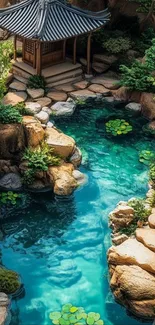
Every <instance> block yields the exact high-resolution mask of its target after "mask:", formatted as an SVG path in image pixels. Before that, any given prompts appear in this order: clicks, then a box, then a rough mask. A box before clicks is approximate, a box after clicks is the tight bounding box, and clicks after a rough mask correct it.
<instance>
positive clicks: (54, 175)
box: [48, 163, 77, 195]
mask: <svg viewBox="0 0 155 325" xmlns="http://www.w3.org/2000/svg"><path fill="white" fill-rule="evenodd" d="M73 170H74V167H73V165H72V164H69V163H64V164H62V165H61V166H52V167H49V170H48V174H49V176H50V179H51V180H54V193H55V194H57V195H70V194H71V193H72V192H73V191H74V190H75V188H76V187H77V182H76V180H75V179H74V177H73V176H72V172H73Z"/></svg>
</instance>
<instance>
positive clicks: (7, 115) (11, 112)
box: [0, 104, 22, 124]
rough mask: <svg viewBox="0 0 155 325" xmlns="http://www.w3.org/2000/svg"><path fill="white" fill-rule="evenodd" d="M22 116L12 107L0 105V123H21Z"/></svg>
mask: <svg viewBox="0 0 155 325" xmlns="http://www.w3.org/2000/svg"><path fill="white" fill-rule="evenodd" d="M21 122H22V115H21V114H20V113H19V111H18V110H17V109H16V108H15V107H13V106H12V105H6V106H5V105H2V104H0V123H3V124H9V123H21Z"/></svg>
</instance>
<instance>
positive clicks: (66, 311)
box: [62, 304, 72, 313]
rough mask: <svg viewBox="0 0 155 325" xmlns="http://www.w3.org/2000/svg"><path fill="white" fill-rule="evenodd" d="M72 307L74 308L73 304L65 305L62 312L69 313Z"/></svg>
mask: <svg viewBox="0 0 155 325" xmlns="http://www.w3.org/2000/svg"><path fill="white" fill-rule="evenodd" d="M71 307H72V304H66V305H63V307H62V311H63V312H64V313H69V312H70V308H71Z"/></svg>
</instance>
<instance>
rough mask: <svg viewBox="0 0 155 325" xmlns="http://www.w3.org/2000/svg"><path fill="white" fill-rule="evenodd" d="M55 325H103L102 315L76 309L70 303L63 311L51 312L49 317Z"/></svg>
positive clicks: (80, 308)
mask: <svg viewBox="0 0 155 325" xmlns="http://www.w3.org/2000/svg"><path fill="white" fill-rule="evenodd" d="M49 318H50V319H51V321H52V323H53V324H54V325H59V324H60V325H70V324H76V325H77V324H78V325H80V324H81V325H82V324H83V325H103V324H104V322H103V320H102V319H101V318H100V314H98V313H94V312H90V313H88V314H87V313H86V312H85V310H84V308H83V307H76V306H73V305H72V304H70V303H68V304H66V305H64V306H63V307H62V309H61V311H60V312H59V311H56V312H51V313H50V315H49Z"/></svg>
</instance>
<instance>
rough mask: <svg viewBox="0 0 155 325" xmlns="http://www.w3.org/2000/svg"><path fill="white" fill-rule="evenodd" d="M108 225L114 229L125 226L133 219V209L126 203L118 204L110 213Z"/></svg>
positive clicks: (117, 229)
mask: <svg viewBox="0 0 155 325" xmlns="http://www.w3.org/2000/svg"><path fill="white" fill-rule="evenodd" d="M109 217H110V226H111V228H113V230H114V231H119V230H120V229H121V228H123V227H127V226H128V225H129V224H130V223H131V222H132V221H133V219H134V209H133V208H132V207H129V206H128V205H122V204H119V205H118V206H117V207H116V209H114V210H113V211H112V212H111V213H110V215H109Z"/></svg>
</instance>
